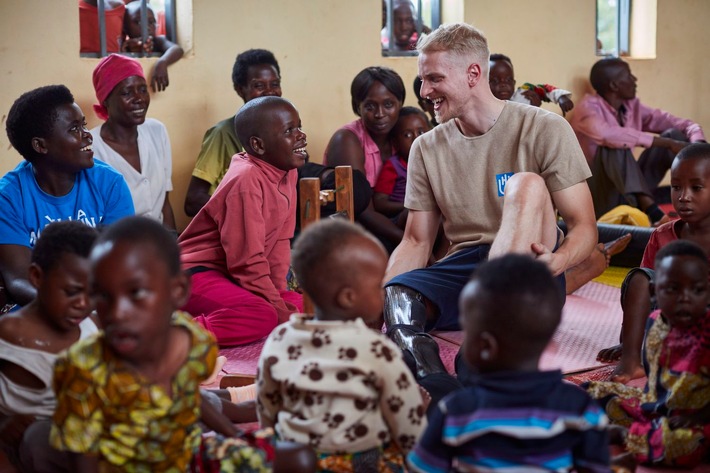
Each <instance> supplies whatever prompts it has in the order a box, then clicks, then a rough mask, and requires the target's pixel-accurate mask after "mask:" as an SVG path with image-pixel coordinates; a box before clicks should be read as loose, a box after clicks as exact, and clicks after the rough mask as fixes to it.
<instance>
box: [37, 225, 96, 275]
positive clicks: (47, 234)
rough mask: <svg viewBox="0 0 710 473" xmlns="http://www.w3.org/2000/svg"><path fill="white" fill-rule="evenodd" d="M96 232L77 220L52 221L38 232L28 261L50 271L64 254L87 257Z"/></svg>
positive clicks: (45, 270)
mask: <svg viewBox="0 0 710 473" xmlns="http://www.w3.org/2000/svg"><path fill="white" fill-rule="evenodd" d="M97 235H98V233H97V232H96V229H95V228H94V227H90V226H88V225H86V224H84V223H81V222H79V221H78V220H65V221H60V222H52V223H50V224H49V225H47V226H46V227H44V229H43V230H42V232H41V233H40V237H39V239H38V240H37V243H36V244H35V247H34V248H33V250H32V256H31V257H30V262H31V263H33V264H36V265H37V266H39V268H40V269H41V270H42V271H44V272H47V271H50V270H51V269H53V268H54V267H55V266H56V265H57V264H59V260H60V259H61V257H62V256H63V255H65V254H70V255H76V256H80V257H82V258H88V257H89V253H91V247H92V245H93V244H94V241H95V240H96V237H97Z"/></svg>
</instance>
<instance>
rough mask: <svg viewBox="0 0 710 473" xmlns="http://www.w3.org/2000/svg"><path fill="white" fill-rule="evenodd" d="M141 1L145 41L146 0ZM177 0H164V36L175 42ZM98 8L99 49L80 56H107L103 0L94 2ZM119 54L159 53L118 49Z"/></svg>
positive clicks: (155, 54) (146, 54)
mask: <svg viewBox="0 0 710 473" xmlns="http://www.w3.org/2000/svg"><path fill="white" fill-rule="evenodd" d="M138 1H139V2H141V33H142V36H143V42H145V41H146V39H147V37H148V15H147V12H148V0H138ZM176 2H177V0H165V36H166V37H167V38H168V39H169V40H170V41H172V42H173V43H177V42H178V41H177V18H176V16H177V15H176V5H175V3H176ZM96 6H97V9H98V16H99V18H98V26H99V51H98V52H84V53H79V56H80V57H87V58H103V57H106V56H108V55H109V54H114V53H109V52H108V51H107V50H106V49H107V46H106V6H105V5H104V2H103V0H98V1H97V2H96ZM118 52H119V53H120V54H123V55H125V56H130V57H160V56H161V54H160V53H146V52H145V51H141V52H138V53H131V52H123V51H118Z"/></svg>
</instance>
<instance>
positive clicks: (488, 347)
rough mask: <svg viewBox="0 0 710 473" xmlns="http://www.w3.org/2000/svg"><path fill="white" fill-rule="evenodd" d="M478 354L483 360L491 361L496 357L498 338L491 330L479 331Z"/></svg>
mask: <svg viewBox="0 0 710 473" xmlns="http://www.w3.org/2000/svg"><path fill="white" fill-rule="evenodd" d="M479 342H480V350H481V352H480V355H479V358H480V359H481V360H483V361H485V362H491V361H493V360H495V359H497V358H498V352H499V346H498V340H497V339H496V337H495V335H493V334H492V333H491V332H486V331H484V332H481V334H480V335H479Z"/></svg>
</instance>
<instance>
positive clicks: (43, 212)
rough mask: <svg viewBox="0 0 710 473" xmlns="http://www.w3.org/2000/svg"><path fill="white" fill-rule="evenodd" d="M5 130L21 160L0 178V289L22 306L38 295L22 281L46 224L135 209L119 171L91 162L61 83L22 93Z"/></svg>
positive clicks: (99, 218) (95, 222) (80, 119)
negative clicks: (23, 159)
mask: <svg viewBox="0 0 710 473" xmlns="http://www.w3.org/2000/svg"><path fill="white" fill-rule="evenodd" d="M6 128H7V136H8V138H9V140H10V143H11V144H12V146H13V147H14V148H15V149H16V150H17V151H18V152H19V153H20V154H21V155H22V156H23V157H24V158H25V161H23V162H22V163H20V164H19V165H18V166H17V167H16V168H15V169H14V170H12V171H10V172H9V173H7V174H6V175H5V176H4V177H3V178H2V179H1V180H0V208H2V209H3V210H2V212H0V276H2V279H1V280H0V287H1V286H2V280H4V281H5V291H6V292H7V294H6V295H4V296H5V297H6V298H7V301H10V302H13V303H16V304H19V305H26V304H27V303H29V302H30V301H31V300H32V299H34V298H35V296H36V294H37V291H36V290H35V288H34V287H33V286H32V285H31V284H30V282H29V280H28V270H29V267H30V255H31V252H32V248H33V247H34V244H35V242H36V241H37V238H39V235H40V232H41V231H42V229H43V228H44V227H45V226H46V225H48V224H49V223H51V222H54V221H59V220H79V221H81V222H83V223H85V224H87V225H90V226H92V227H96V226H99V225H106V224H109V223H112V222H114V221H116V220H118V219H120V218H121V217H124V216H127V215H133V201H132V200H131V195H130V193H129V191H128V187H127V186H126V182H125V181H124V179H123V177H122V176H121V175H120V174H119V173H118V172H116V171H114V170H113V169H112V168H111V167H109V166H108V165H106V164H104V163H102V162H101V161H98V160H94V152H93V151H92V148H91V144H92V139H91V135H90V134H89V132H88V130H87V129H86V119H85V117H84V114H83V113H82V111H81V109H80V108H79V106H78V105H77V104H76V103H74V97H73V96H72V94H71V92H70V91H69V89H67V88H66V87H65V86H63V85H50V86H46V87H40V88H38V89H35V90H32V91H30V92H27V93H25V94H23V95H22V96H20V98H18V99H17V100H16V101H15V103H14V104H13V105H12V108H11V109H10V112H9V113H8V117H7V125H6ZM2 296H3V294H2V291H0V298H3V297H2ZM1 302H5V301H0V303H1ZM0 305H1V304H0Z"/></svg>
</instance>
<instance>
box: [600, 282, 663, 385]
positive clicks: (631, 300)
mask: <svg viewBox="0 0 710 473" xmlns="http://www.w3.org/2000/svg"><path fill="white" fill-rule="evenodd" d="M621 309H622V310H623V313H624V315H623V322H622V325H621V341H622V343H621V344H619V345H616V346H613V347H610V348H605V349H604V350H602V351H600V352H599V354H598V355H597V360H599V361H604V362H612V361H615V360H617V359H618V360H619V364H618V365H616V368H614V371H613V372H612V375H611V380H612V381H616V382H618V383H626V382H628V381H630V380H632V379H636V378H641V377H642V376H644V375H645V372H644V370H643V367H642V366H641V346H642V345H643V335H644V328H645V326H646V319H647V318H648V315H649V314H650V313H651V292H650V290H649V280H648V276H646V274H645V273H643V272H641V271H637V272H636V273H634V274H633V275H632V276H631V279H630V280H629V286H628V289H627V290H626V296H625V297H624V300H622V301H621Z"/></svg>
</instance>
